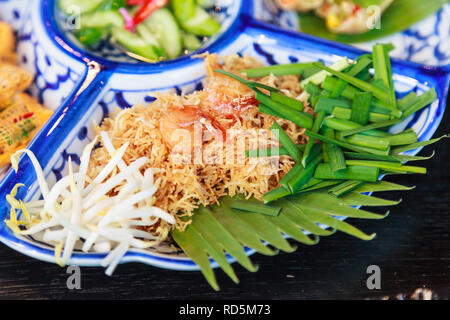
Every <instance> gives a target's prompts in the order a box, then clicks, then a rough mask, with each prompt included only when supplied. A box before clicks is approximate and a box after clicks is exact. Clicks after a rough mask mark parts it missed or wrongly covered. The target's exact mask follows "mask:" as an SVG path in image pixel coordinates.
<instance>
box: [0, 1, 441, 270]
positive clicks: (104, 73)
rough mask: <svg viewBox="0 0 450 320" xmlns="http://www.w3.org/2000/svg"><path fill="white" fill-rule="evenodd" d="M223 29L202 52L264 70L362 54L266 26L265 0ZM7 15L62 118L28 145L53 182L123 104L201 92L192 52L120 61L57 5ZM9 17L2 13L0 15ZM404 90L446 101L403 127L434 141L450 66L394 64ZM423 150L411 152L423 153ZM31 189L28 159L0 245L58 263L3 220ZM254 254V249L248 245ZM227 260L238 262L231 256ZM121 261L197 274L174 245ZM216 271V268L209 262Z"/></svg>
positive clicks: (82, 261)
mask: <svg viewBox="0 0 450 320" xmlns="http://www.w3.org/2000/svg"><path fill="white" fill-rule="evenodd" d="M217 3H218V6H219V7H220V8H221V10H220V13H219V19H220V20H221V22H222V26H223V28H222V30H221V32H220V33H219V35H217V36H216V37H215V38H213V39H211V41H210V42H209V43H207V44H206V46H205V47H204V48H203V49H201V50H199V51H198V52H196V53H202V52H207V51H208V52H210V53H217V54H219V55H229V54H234V53H238V54H240V55H250V56H253V57H255V58H256V59H258V60H259V61H261V62H263V63H264V64H278V63H290V62H307V61H317V60H319V61H323V62H324V63H326V64H329V63H332V62H335V61H337V60H339V59H340V58H342V57H348V58H350V59H353V58H355V57H357V56H359V55H361V54H362V53H364V51H362V50H360V49H357V48H354V47H349V46H345V45H341V44H337V43H334V42H330V41H326V40H321V39H318V38H314V37H311V36H307V35H304V34H300V33H296V32H291V31H285V30H282V29H279V28H277V27H274V26H271V25H268V24H265V23H262V22H259V21H258V20H256V18H258V17H264V16H267V15H268V14H270V12H268V11H267V8H266V6H265V5H264V4H263V3H262V1H260V0H254V1H245V0H219V1H217ZM0 15H2V16H6V17H8V19H7V20H8V21H9V22H11V24H12V25H13V26H14V27H15V29H16V30H17V32H18V53H19V59H20V64H21V65H22V66H23V67H24V68H26V69H27V70H29V71H30V72H32V73H33V74H34V75H35V83H34V85H33V87H32V88H31V91H32V94H33V95H34V96H36V97H37V98H38V99H39V100H40V101H41V102H42V103H43V104H44V105H45V106H47V107H48V108H51V109H53V110H55V113H54V115H53V116H52V117H51V119H50V120H49V121H48V122H47V124H46V125H45V126H44V127H43V128H42V129H41V131H40V132H39V133H38V134H37V136H36V137H35V138H34V139H33V141H32V142H31V144H30V145H29V149H30V150H32V151H33V152H34V154H35V155H36V157H37V158H38V160H39V162H40V163H41V165H42V167H43V170H44V173H45V175H46V178H47V180H48V181H49V183H50V184H53V183H55V182H56V181H57V180H58V179H60V178H61V177H62V176H63V175H65V174H66V173H67V172H68V168H67V161H68V158H69V156H70V157H71V159H72V160H73V161H74V162H75V163H78V164H79V157H80V154H81V152H82V150H83V148H84V146H85V145H87V144H88V143H89V142H90V141H91V139H92V138H93V137H94V133H93V130H92V128H93V122H95V123H96V124H99V123H100V122H101V121H102V119H103V118H105V117H107V116H108V115H109V114H110V113H111V112H112V111H113V110H115V109H116V108H118V107H119V108H127V107H130V106H132V105H134V104H138V103H140V104H143V103H150V102H152V101H154V99H155V98H154V97H153V96H152V94H153V93H154V92H156V91H160V92H161V91H168V90H175V91H176V92H177V93H179V94H181V93H182V92H190V91H193V90H198V89H201V88H202V87H203V84H202V80H203V79H204V77H205V70H204V64H203V61H202V60H201V59H196V58H193V57H192V54H191V55H187V56H183V57H180V58H177V59H174V60H170V61H164V62H160V63H157V64H146V63H132V62H119V61H117V59H114V60H113V59H106V58H102V57H99V56H96V55H94V54H91V53H89V52H87V51H85V50H83V49H82V48H80V47H79V46H77V45H76V44H75V43H74V42H73V41H71V39H69V38H68V37H67V36H66V34H65V33H63V32H62V31H61V30H60V28H58V24H57V21H56V19H55V0H14V1H9V0H8V1H5V0H0ZM0 17H1V16H0ZM392 67H393V72H394V74H395V75H394V81H395V87H396V91H397V92H398V94H399V96H402V95H404V94H406V93H408V92H410V91H412V90H413V91H416V92H417V93H419V94H420V93H422V92H424V91H426V90H427V89H428V88H430V87H435V88H436V91H437V93H438V99H439V100H438V101H436V102H435V103H433V104H432V105H431V106H430V107H428V108H426V109H424V110H422V112H420V113H418V114H416V115H414V116H411V117H410V118H409V119H406V120H405V121H404V122H403V123H402V124H399V125H398V129H403V128H406V127H411V128H413V129H414V130H415V131H416V132H417V134H418V136H419V139H420V140H428V139H430V138H431V137H432V136H433V134H434V132H435V131H436V129H437V127H438V126H439V123H440V121H441V120H442V117H443V113H444V110H445V104H446V100H447V91H448V87H449V83H450V67H449V66H445V67H433V66H424V65H419V64H415V63H412V62H407V61H401V60H395V59H394V60H393V62H392ZM417 152H418V150H415V151H412V152H410V153H409V154H415V153H417ZM19 182H21V183H24V184H25V186H26V188H21V189H20V190H19V194H18V197H19V198H25V199H26V200H27V201H28V200H31V199H38V198H39V196H40V194H39V192H38V186H37V183H36V176H35V174H34V170H33V167H32V165H31V163H30V161H29V159H28V158H27V157H25V158H23V159H22V160H21V165H20V168H19V172H18V173H17V174H16V173H15V172H13V171H12V170H9V171H8V173H7V175H6V176H5V178H4V179H3V180H2V181H1V183H0V199H1V200H0V241H1V242H3V243H4V244H6V245H7V246H9V247H11V248H13V249H14V250H17V251H19V252H21V253H23V254H26V255H28V256H31V257H33V258H37V259H40V260H44V261H48V262H55V259H54V251H53V248H52V247H51V246H48V245H46V244H44V243H40V242H38V241H34V240H33V239H32V238H29V237H22V236H16V235H14V233H13V232H12V231H11V230H9V228H8V227H6V225H5V224H4V223H3V221H4V219H5V218H6V216H7V214H8V212H9V208H8V205H7V202H6V200H5V196H6V194H8V193H9V192H10V190H11V188H12V187H13V186H14V185H15V184H16V183H19ZM246 252H247V254H249V255H250V254H252V253H253V251H252V250H250V249H248V248H247V249H246ZM105 256H106V254H100V253H88V254H87V253H83V252H80V251H78V252H75V253H74V254H73V256H72V258H71V259H70V261H69V264H75V265H80V266H99V265H100V261H101V260H102V259H103V258H104V257H105ZM227 258H228V260H229V262H232V261H233V258H232V257H230V256H228V257H227ZM122 262H142V263H146V264H149V265H153V266H157V267H162V268H168V269H173V270H198V266H197V265H196V264H195V263H194V262H193V261H192V260H191V259H189V258H188V257H186V256H185V255H184V254H182V253H180V252H176V253H170V252H168V250H167V246H166V245H161V246H160V247H157V248H152V249H148V250H130V251H129V252H128V253H127V254H126V255H125V256H124V257H123V259H122ZM211 264H212V266H213V267H215V266H216V264H215V263H214V261H211Z"/></svg>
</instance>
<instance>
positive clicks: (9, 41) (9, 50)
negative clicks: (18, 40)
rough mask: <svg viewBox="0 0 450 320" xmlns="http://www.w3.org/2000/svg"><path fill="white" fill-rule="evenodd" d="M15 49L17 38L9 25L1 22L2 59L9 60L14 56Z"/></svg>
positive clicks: (0, 46)
mask: <svg viewBox="0 0 450 320" xmlns="http://www.w3.org/2000/svg"><path fill="white" fill-rule="evenodd" d="M14 47H15V38H14V32H13V30H12V28H11V27H10V26H9V25H8V24H6V23H4V22H0V59H1V60H3V58H6V60H9V58H10V57H11V56H14V55H15V54H14Z"/></svg>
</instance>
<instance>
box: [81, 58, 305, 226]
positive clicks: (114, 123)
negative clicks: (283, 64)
mask: <svg viewBox="0 0 450 320" xmlns="http://www.w3.org/2000/svg"><path fill="white" fill-rule="evenodd" d="M259 66H261V65H260V64H259V63H258V62H257V61H256V60H254V59H253V58H250V57H243V58H241V57H239V56H237V55H233V56H229V57H226V58H225V60H224V61H223V64H221V63H219V60H218V57H217V56H216V55H209V56H207V57H206V69H207V76H208V77H207V80H206V85H205V87H204V89H203V90H201V91H195V92H193V93H191V94H186V95H182V96H178V95H176V94H175V93H164V94H157V95H156V97H157V100H156V101H155V102H153V103H152V104H150V105H149V106H139V105H137V106H134V107H132V108H130V109H127V110H122V111H117V112H116V113H115V114H114V115H113V116H112V117H111V118H107V119H105V120H104V121H103V123H102V125H101V126H100V127H99V128H97V129H98V131H99V132H100V131H105V132H107V133H108V135H109V136H110V137H111V141H112V143H113V145H114V147H116V148H118V147H120V146H121V145H123V144H124V143H129V146H128V148H127V150H126V152H125V154H124V156H123V158H124V160H125V162H127V163H131V162H133V161H135V160H136V159H138V158H140V157H147V158H148V162H147V164H146V165H144V166H143V167H142V170H145V169H148V168H152V169H153V172H154V175H155V179H158V180H159V181H160V185H159V189H158V191H157V192H156V193H155V195H154V196H155V198H156V201H155V203H157V204H158V206H159V207H161V208H162V209H163V210H165V211H167V212H168V213H170V214H171V215H172V216H174V217H175V218H176V221H177V223H176V225H175V226H176V227H177V228H179V229H181V230H183V229H184V228H185V227H186V225H187V223H186V222H184V220H183V221H182V220H181V219H180V217H183V216H186V215H189V216H190V215H192V214H193V212H194V210H195V209H196V208H197V207H198V206H200V205H208V204H213V203H215V202H217V201H218V199H219V198H220V197H222V196H225V195H230V196H234V195H236V194H243V195H245V196H246V197H247V198H250V197H252V196H253V197H255V198H257V199H261V197H262V195H263V194H265V193H266V192H268V191H270V190H271V189H273V188H274V187H276V186H277V185H278V182H279V180H280V179H281V178H282V177H283V176H284V175H285V174H286V173H287V172H288V171H289V170H290V169H291V168H292V166H293V165H294V162H293V160H291V159H290V158H289V157H287V156H281V157H273V158H267V157H265V158H264V157H262V158H246V157H245V154H244V151H245V150H248V149H255V148H264V147H268V146H278V145H279V143H278V141H277V139H276V138H275V137H274V136H272V135H271V133H270V127H271V125H272V124H273V122H274V121H275V117H272V116H270V115H266V114H262V113H259V112H258V108H257V106H258V102H257V101H256V99H255V98H254V93H253V92H252V91H250V90H249V89H248V88H247V87H246V86H244V85H242V84H240V83H239V82H237V81H235V80H233V79H230V78H229V77H226V76H223V75H221V74H218V73H215V72H214V70H215V69H218V68H222V69H224V70H226V71H229V72H233V73H236V72H237V71H238V70H243V69H248V68H254V67H259ZM256 81H258V82H261V83H264V84H268V85H271V86H274V87H276V88H278V89H281V90H282V91H283V92H284V93H285V94H287V95H288V96H291V97H293V98H297V97H299V96H300V94H301V89H300V86H299V79H298V76H279V77H275V76H268V77H264V78H259V79H256ZM278 121H279V123H280V125H281V126H282V127H283V129H285V130H286V132H287V133H288V135H289V136H290V137H291V138H292V139H293V140H294V141H296V142H297V143H304V141H305V139H306V138H305V136H304V135H303V132H304V130H303V129H302V128H299V127H298V126H296V125H295V124H293V123H292V122H289V121H286V120H281V119H278ZM199 137H200V138H199ZM199 140H200V141H199ZM109 158H110V156H109V154H108V152H107V150H106V149H105V148H104V147H100V148H98V149H96V150H95V151H94V153H93V156H92V163H91V166H90V169H89V175H90V176H91V177H95V176H96V175H97V174H98V171H99V170H101V168H102V167H104V165H105V164H106V163H107V162H108V161H109ZM161 223H162V225H163V226H165V227H167V228H169V227H171V226H170V225H167V223H165V222H161Z"/></svg>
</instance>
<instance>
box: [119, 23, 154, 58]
mask: <svg viewBox="0 0 450 320" xmlns="http://www.w3.org/2000/svg"><path fill="white" fill-rule="evenodd" d="M111 35H112V39H113V40H115V41H117V42H118V43H119V44H120V45H122V46H123V47H124V48H126V49H128V50H130V51H131V53H134V54H136V55H139V56H141V57H143V58H145V59H148V60H150V61H151V62H157V61H159V59H160V55H159V54H158V53H157V52H156V51H157V50H155V47H156V46H154V45H152V44H150V43H148V42H147V41H145V40H144V39H143V38H141V37H140V36H138V35H137V34H135V33H132V32H130V31H128V30H125V29H123V28H112V29H111Z"/></svg>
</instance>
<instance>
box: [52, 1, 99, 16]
mask: <svg viewBox="0 0 450 320" xmlns="http://www.w3.org/2000/svg"><path fill="white" fill-rule="evenodd" d="M102 2H103V0H59V1H58V7H59V8H60V9H61V11H62V12H64V13H65V14H76V13H85V12H89V11H92V10H94V9H97V7H98V6H99V5H100V4H101V3H102ZM75 10H76V12H75Z"/></svg>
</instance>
